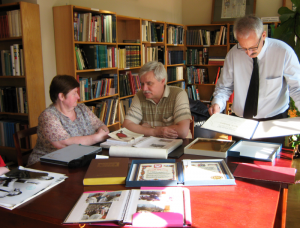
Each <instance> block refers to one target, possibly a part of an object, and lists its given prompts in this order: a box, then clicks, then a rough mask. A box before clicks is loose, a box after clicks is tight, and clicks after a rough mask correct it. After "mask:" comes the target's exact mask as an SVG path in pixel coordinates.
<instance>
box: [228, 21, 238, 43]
mask: <svg viewBox="0 0 300 228" xmlns="http://www.w3.org/2000/svg"><path fill="white" fill-rule="evenodd" d="M229 43H238V42H237V40H236V39H235V38H234V35H233V25H229Z"/></svg>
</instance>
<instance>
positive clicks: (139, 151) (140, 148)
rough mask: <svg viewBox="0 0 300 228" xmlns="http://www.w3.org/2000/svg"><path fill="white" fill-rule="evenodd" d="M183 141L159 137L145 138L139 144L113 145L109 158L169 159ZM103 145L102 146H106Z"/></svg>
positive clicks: (110, 148)
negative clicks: (170, 154) (169, 155)
mask: <svg viewBox="0 0 300 228" xmlns="http://www.w3.org/2000/svg"><path fill="white" fill-rule="evenodd" d="M182 142H183V140H182V139H166V138H157V137H152V136H151V137H144V138H142V139H141V140H140V141H138V142H137V143H133V144H130V146H129V145H128V146H129V147H128V146H124V145H118V144H116V145H111V146H110V147H109V156H116V157H136V158H158V159H167V157H168V154H169V153H171V152H172V151H173V150H175V149H176V148H177V147H179V146H180V145H181V144H182ZM103 144H104V143H101V144H100V146H102V147H103V146H104V145H103Z"/></svg>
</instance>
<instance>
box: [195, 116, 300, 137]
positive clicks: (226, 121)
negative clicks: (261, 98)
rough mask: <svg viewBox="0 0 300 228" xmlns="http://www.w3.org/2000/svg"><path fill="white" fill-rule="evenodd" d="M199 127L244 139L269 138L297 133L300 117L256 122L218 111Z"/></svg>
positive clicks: (298, 131)
mask: <svg viewBox="0 0 300 228" xmlns="http://www.w3.org/2000/svg"><path fill="white" fill-rule="evenodd" d="M201 127H202V128H205V129H208V130H212V131H217V132H221V133H225V134H228V135H234V136H238V137H241V138H245V139H259V138H271V137H278V136H286V135H294V134H299V133H300V117H295V118H286V119H278V120H268V121H263V122H258V121H255V120H249V119H244V118H241V117H236V116H230V115H225V114H221V113H218V114H213V115H212V116H211V117H210V118H209V119H208V120H207V121H206V122H205V123H204V124H203V125H202V126H201Z"/></svg>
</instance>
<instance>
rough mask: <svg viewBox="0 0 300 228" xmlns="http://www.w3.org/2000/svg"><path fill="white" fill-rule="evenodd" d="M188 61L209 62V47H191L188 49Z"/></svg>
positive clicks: (192, 63)
mask: <svg viewBox="0 0 300 228" xmlns="http://www.w3.org/2000/svg"><path fill="white" fill-rule="evenodd" d="M186 63H187V64H191V65H194V64H196V65H204V64H208V48H201V49H195V48H189V49H187V50H186Z"/></svg>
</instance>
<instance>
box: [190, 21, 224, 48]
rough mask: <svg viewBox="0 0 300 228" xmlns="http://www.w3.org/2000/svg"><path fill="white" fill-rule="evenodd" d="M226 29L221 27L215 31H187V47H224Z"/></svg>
mask: <svg viewBox="0 0 300 228" xmlns="http://www.w3.org/2000/svg"><path fill="white" fill-rule="evenodd" d="M226 37H227V28H226V27H225V26H223V25H222V26H221V27H220V29H216V30H212V31H210V30H205V29H198V30H188V31H187V34H186V44H187V45H226V43H227V40H226Z"/></svg>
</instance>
